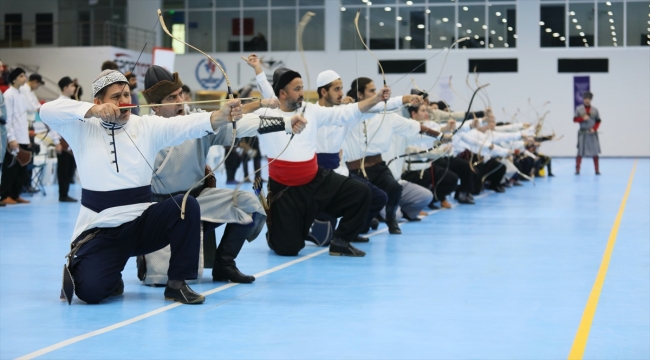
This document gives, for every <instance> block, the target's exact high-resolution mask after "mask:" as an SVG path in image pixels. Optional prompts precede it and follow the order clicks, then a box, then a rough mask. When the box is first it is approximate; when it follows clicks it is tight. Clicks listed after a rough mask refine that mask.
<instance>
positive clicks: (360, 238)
mask: <svg viewBox="0 0 650 360" xmlns="http://www.w3.org/2000/svg"><path fill="white" fill-rule="evenodd" d="M369 241H370V238H367V237H365V236H361V235H357V238H356V239H354V240H352V241H350V242H358V243H366V242H369Z"/></svg>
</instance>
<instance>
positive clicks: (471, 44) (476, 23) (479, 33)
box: [456, 5, 503, 49]
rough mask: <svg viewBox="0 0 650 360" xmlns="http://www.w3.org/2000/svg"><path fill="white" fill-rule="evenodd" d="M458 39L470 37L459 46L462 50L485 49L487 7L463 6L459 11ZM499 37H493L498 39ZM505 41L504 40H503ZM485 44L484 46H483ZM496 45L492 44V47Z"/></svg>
mask: <svg viewBox="0 0 650 360" xmlns="http://www.w3.org/2000/svg"><path fill="white" fill-rule="evenodd" d="M456 27H458V38H463V37H468V38H469V40H467V41H464V42H462V43H460V44H458V46H459V47H460V48H461V49H467V48H484V47H485V29H487V24H486V21H485V5H463V6H460V8H459V10H458V23H457V24H456ZM496 36H497V35H492V37H496ZM502 39H503V38H502ZM481 42H483V44H481ZM490 47H494V45H493V44H492V46H490Z"/></svg>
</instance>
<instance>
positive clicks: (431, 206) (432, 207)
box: [427, 201, 440, 210]
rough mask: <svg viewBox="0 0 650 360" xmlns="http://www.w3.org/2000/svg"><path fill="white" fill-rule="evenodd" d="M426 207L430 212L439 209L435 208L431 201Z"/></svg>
mask: <svg viewBox="0 0 650 360" xmlns="http://www.w3.org/2000/svg"><path fill="white" fill-rule="evenodd" d="M427 207H428V208H429V209H431V210H438V209H440V208H439V207H437V206H436V204H435V201H431V202H430V203H429V205H427Z"/></svg>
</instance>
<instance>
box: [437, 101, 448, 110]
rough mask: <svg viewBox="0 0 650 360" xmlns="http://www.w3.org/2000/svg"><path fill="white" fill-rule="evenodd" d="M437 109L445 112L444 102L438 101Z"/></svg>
mask: <svg viewBox="0 0 650 360" xmlns="http://www.w3.org/2000/svg"><path fill="white" fill-rule="evenodd" d="M438 109H440V110H447V103H446V102H444V101H438Z"/></svg>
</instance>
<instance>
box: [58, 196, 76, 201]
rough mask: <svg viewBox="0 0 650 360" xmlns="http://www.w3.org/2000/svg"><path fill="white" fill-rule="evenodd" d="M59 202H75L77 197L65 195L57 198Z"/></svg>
mask: <svg viewBox="0 0 650 360" xmlns="http://www.w3.org/2000/svg"><path fill="white" fill-rule="evenodd" d="M59 202H77V199H75V198H72V197H69V196H66V197H64V198H59Z"/></svg>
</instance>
